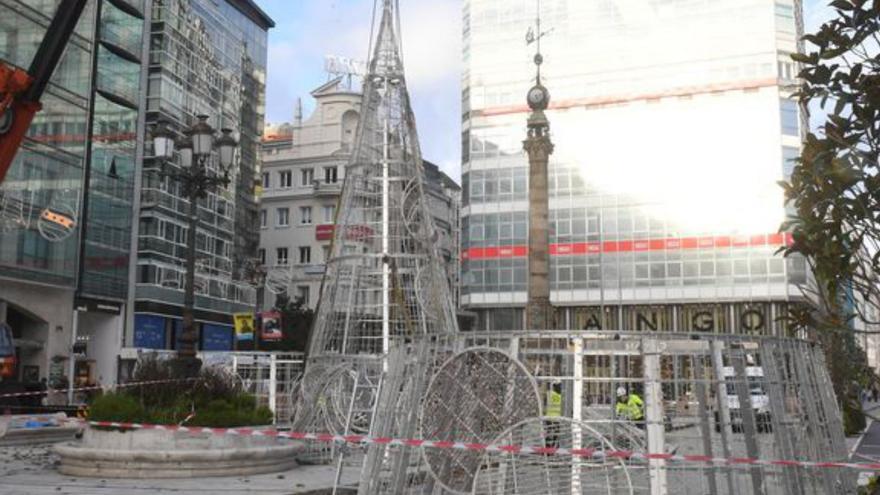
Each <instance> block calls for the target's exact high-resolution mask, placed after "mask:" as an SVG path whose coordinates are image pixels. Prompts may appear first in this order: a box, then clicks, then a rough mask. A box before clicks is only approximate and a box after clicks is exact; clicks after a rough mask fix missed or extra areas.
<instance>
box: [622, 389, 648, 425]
mask: <svg viewBox="0 0 880 495" xmlns="http://www.w3.org/2000/svg"><path fill="white" fill-rule="evenodd" d="M616 412H617V415H618V416H620V417H623V418H626V419H628V420H630V421H641V419H642V418H643V417H645V403H644V402H642V399H641V398H640V397H639V396H638V395H636V394H629V397H628V398H627V400H626V402H618V403H617V407H616Z"/></svg>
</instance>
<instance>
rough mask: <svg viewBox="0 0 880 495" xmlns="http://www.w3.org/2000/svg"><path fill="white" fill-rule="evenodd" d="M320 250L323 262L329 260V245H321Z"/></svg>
mask: <svg viewBox="0 0 880 495" xmlns="http://www.w3.org/2000/svg"><path fill="white" fill-rule="evenodd" d="M321 251H323V254H324V263H329V262H330V246H321Z"/></svg>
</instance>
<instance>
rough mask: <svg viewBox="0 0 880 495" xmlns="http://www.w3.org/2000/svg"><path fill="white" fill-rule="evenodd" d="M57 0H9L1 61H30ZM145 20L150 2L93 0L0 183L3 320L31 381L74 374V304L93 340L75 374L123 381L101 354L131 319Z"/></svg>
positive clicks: (1, 26) (1, 25)
mask: <svg viewBox="0 0 880 495" xmlns="http://www.w3.org/2000/svg"><path fill="white" fill-rule="evenodd" d="M57 5H58V2H57V1H48V0H47V1H18V0H2V1H0V13H2V15H0V59H2V60H3V61H4V62H6V63H10V64H13V65H16V66H19V67H22V68H27V67H29V65H30V63H31V60H32V58H33V57H34V55H35V53H36V50H37V47H38V46H39V43H40V42H41V41H42V39H43V36H44V35H45V33H46V29H47V27H48V25H49V22H50V20H51V18H52V16H54V14H55V10H56V8H57ZM144 22H145V19H144V4H143V1H142V0H92V1H90V2H88V4H87V6H86V9H85V11H84V13H83V15H82V18H81V19H80V21H79V23H78V25H77V29H76V32H75V34H74V35H73V37H72V39H71V41H70V43H69V45H68V47H67V50H66V52H65V54H64V56H63V58H62V59H61V63H60V65H59V66H58V68H57V69H56V71H55V74H54V75H53V77H52V83H51V84H50V85H49V87H48V90H47V92H46V94H45V95H44V97H43V100H42V104H43V109H42V111H40V112H39V113H38V114H37V115H36V117H35V118H34V121H33V123H32V124H31V127H30V129H29V130H28V134H27V137H26V139H25V141H24V143H23V145H22V147H21V149H20V151H19V153H18V154H17V156H16V159H15V161H14V162H13V165H12V168H11V169H10V171H9V174H8V176H7V177H6V180H5V181H4V183H3V184H2V186H0V280H2V282H0V321H6V322H7V323H8V324H9V325H10V326H11V327H12V329H13V335H14V336H15V339H16V349H17V352H18V356H19V362H20V366H19V370H18V372H19V378H21V379H22V380H23V381H25V382H27V381H33V380H35V379H37V378H46V377H48V378H49V379H50V381H53V382H57V381H58V380H60V379H61V377H62V375H64V374H66V373H65V371H64V370H65V369H66V365H65V363H64V362H63V360H64V359H68V358H69V354H70V334H69V331H70V329H71V327H72V326H73V325H75V324H76V323H75V322H74V316H73V309H74V307H77V308H82V309H83V310H84V311H85V312H87V313H89V315H88V316H85V317H84V319H83V321H82V322H80V323H84V324H86V328H84V329H83V331H82V332H81V340H82V341H83V342H89V340H90V339H91V338H92V337H94V343H93V344H92V343H90V344H88V345H86V346H84V350H83V352H82V356H81V359H80V360H79V361H78V362H77V369H76V374H77V377H80V376H82V377H83V380H84V381H87V382H88V381H93V380H95V379H97V378H98V376H101V375H107V376H106V378H105V379H106V380H113V379H115V372H114V370H115V368H114V366H115V355H113V356H110V357H108V359H107V360H105V361H106V364H107V366H102V365H98V364H97V363H96V360H97V358H98V357H99V356H100V355H103V354H105V351H107V350H108V345H110V346H112V343H113V342H118V341H119V336H120V335H121V333H122V331H123V325H124V321H123V318H122V316H121V315H122V313H123V312H124V304H125V301H126V298H127V296H128V294H127V292H128V277H129V275H128V273H129V270H128V267H129V258H130V256H129V255H130V251H131V250H130V245H131V235H132V232H131V225H132V215H133V211H132V205H133V196H134V194H133V192H134V188H133V184H134V176H135V173H134V171H135V166H134V164H135V163H136V159H137V130H138V123H139V117H140V116H141V113H140V108H141V107H142V104H141V101H140V87H141V76H140V74H141V60H142V55H141V54H142V47H143V32H144ZM111 354H112V351H111ZM80 365H82V366H80ZM56 385H57V383H56Z"/></svg>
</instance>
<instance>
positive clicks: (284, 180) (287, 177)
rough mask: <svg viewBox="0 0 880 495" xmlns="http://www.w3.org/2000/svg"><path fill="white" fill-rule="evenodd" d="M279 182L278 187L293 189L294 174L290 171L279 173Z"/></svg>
mask: <svg viewBox="0 0 880 495" xmlns="http://www.w3.org/2000/svg"><path fill="white" fill-rule="evenodd" d="M278 182H279V184H278V187H284V188H287V187H293V172H291V171H290V170H282V171H281V172H278Z"/></svg>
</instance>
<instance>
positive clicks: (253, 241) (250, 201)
mask: <svg viewBox="0 0 880 495" xmlns="http://www.w3.org/2000/svg"><path fill="white" fill-rule="evenodd" d="M150 26H151V29H150V33H149V61H148V64H147V67H146V73H147V87H146V92H147V104H146V124H147V128H150V126H152V125H154V124H156V123H157V122H158V121H160V120H164V121H167V122H169V123H170V125H171V126H172V128H174V129H176V130H177V131H178V132H180V131H182V129H185V128H187V127H189V126H190V125H191V124H193V123H194V121H195V119H196V116H197V115H199V114H205V115H208V116H209V120H208V121H209V123H210V124H211V125H212V126H213V127H214V128H215V129H220V128H224V127H228V128H231V129H233V130H234V131H235V136H236V137H237V138H238V140H239V149H238V158H237V162H236V164H235V165H234V167H233V168H234V170H233V173H232V174H231V179H232V181H231V183H230V184H229V186H228V187H220V188H218V189H216V190H214V191H213V192H210V193H209V194H208V197H207V198H205V199H204V200H200V204H199V227H198V232H197V234H196V245H197V246H196V249H197V261H196V265H197V268H196V284H195V287H196V303H195V310H196V311H195V319H196V322H197V326H198V332H199V337H198V342H199V348H200V349H204V350H231V349H232V348H233V332H232V314H233V313H237V312H252V311H253V310H254V309H255V306H254V305H255V303H256V295H255V294H256V291H255V289H254V284H253V281H252V280H249V277H250V276H251V275H252V274H251V273H249V272H248V270H247V269H246V268H247V267H249V266H253V261H254V258H255V257H256V255H257V239H258V228H257V195H256V186H257V185H256V183H255V180H254V178H255V171H256V170H258V169H259V156H258V151H259V150H258V142H259V138H260V136H261V135H262V131H263V116H264V113H265V81H266V44H267V31H268V29H270V28H271V27H273V26H274V23H273V21H272V19H270V18H269V17H268V16H267V15H266V14H265V13H264V12H263V11H262V10H260V9H259V7H258V6H257V5H256V3H255V2H253V1H252V0H223V1H219V2H218V1H211V0H191V1H186V0H166V1H163V2H153V6H152V23H151V24H150ZM153 156H154V155H153V152H152V149H151V145H150V143H147V144H146V146H145V158H144V167H143V173H142V175H141V188H140V191H141V197H140V204H139V212H140V215H139V226H138V242H137V266H136V267H135V269H134V271H133V282H134V285H135V287H136V290H135V292H134V294H133V303H132V307H133V317H132V328H133V331H132V332H129V333H127V334H126V341H125V346H126V347H129V348H149V349H175V348H176V347H177V340H178V338H179V336H180V335H181V332H182V330H181V322H182V316H181V313H182V306H183V296H184V294H183V291H184V273H185V268H184V266H185V262H184V258H185V253H186V250H187V246H186V238H187V235H186V232H187V227H186V226H187V220H186V217H185V212H187V211H189V206H188V200H187V199H186V198H185V196H184V194H182V192H181V185H180V184H178V183H176V182H174V181H173V180H171V179H168V178H163V176H162V175H160V174H159V173H158V172H159V171H160V169H161V167H162V164H161V163H160V162H159V160H156V159H155V158H153ZM165 166H166V167H176V166H177V160H171V161H170V162H168V163H166V164H165ZM208 166H209V167H215V166H217V160H216V157H212V158H211V159H210V160H209V164H208Z"/></svg>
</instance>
